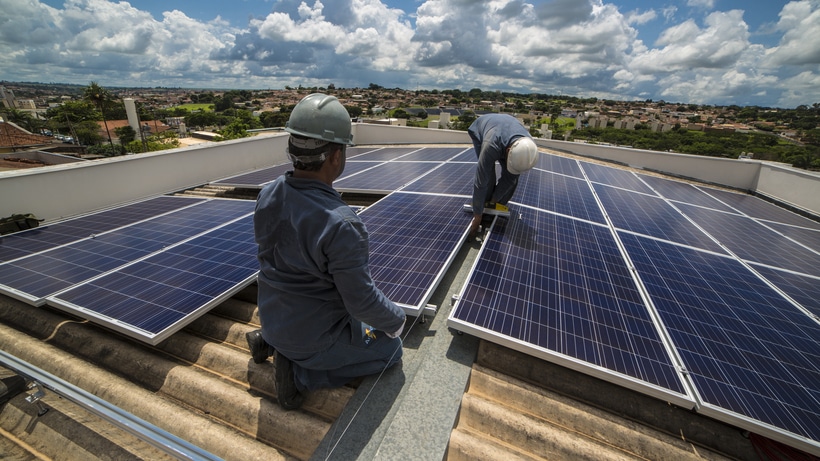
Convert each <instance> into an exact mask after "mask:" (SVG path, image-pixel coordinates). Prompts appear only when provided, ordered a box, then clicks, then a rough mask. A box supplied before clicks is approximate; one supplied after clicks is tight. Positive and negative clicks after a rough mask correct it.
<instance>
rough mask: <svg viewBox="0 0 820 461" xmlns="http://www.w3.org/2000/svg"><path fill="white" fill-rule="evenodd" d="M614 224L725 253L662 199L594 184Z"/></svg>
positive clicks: (617, 226)
mask: <svg viewBox="0 0 820 461" xmlns="http://www.w3.org/2000/svg"><path fill="white" fill-rule="evenodd" d="M594 187H595V192H596V193H597V194H598V198H600V199H601V203H602V204H603V206H604V209H605V210H606V211H607V214H608V215H609V217H610V219H611V220H612V224H613V225H614V226H615V227H616V228H618V229H625V230H629V231H632V232H637V233H639V234H644V235H648V236H650V237H655V238H659V239H663V240H669V241H671V242H677V243H682V244H684V245H690V246H693V247H697V248H703V249H705V250H710V251H716V252H721V253H723V252H724V251H723V249H722V248H721V247H720V245H719V244H718V243H716V242H715V241H714V240H712V239H711V238H709V236H708V235H707V234H705V233H704V232H703V231H701V230H700V229H698V228H697V227H696V226H695V225H694V224H692V222H690V221H689V220H687V219H686V217H685V216H683V215H682V214H681V213H680V212H679V211H678V210H676V209H675V208H673V207H672V206H671V205H670V204H669V203H667V202H666V201H664V200H663V199H662V198H660V197H656V196H652V195H645V194H640V193H636V192H629V191H627V190H624V189H617V188H614V187H609V186H604V185H601V184H595V186H594Z"/></svg>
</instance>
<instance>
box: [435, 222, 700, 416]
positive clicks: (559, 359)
mask: <svg viewBox="0 0 820 461" xmlns="http://www.w3.org/2000/svg"><path fill="white" fill-rule="evenodd" d="M498 219H501V218H498V217H495V218H493V222H492V224H491V225H490V228H489V229H488V230H487V231H486V232H487V235H489V233H490V232H492V230H493V228H494V227H495V225H496V222H497V221H498ZM504 219H506V218H504ZM486 242H487V239H485V240H484V241H483V242H482V244H481V248H480V250H479V253H478V255H477V256H476V258H475V261H473V265H472V267H471V268H470V271H469V274H470V275H469V276H468V277H467V280H465V282H464V285H463V286H462V288H461V291H460V292H459V294H458V296H457V297H456V301H455V304H454V306H453V309H451V311H450V315H449V317H448V318H447V326H448V327H450V328H453V329H455V330H458V331H461V332H463V333H467V334H470V335H473V336H475V337H477V338H479V339H484V340H487V341H490V342H492V343H495V344H499V345H501V346H505V347H508V348H510V349H513V350H516V351H518V352H521V353H523V354H527V355H530V356H533V357H536V358H539V359H542V360H546V361H548V362H550V363H554V364H556V365H560V366H563V367H566V368H569V369H571V370H575V371H578V372H580V373H584V374H586V375H590V376H593V377H595V378H599V379H602V380H604V381H608V382H611V383H614V384H617V385H620V386H622V387H625V388H627V389H632V390H635V391H637V392H640V393H642V394H646V395H649V396H652V397H655V398H658V399H661V400H664V401H666V402H670V403H673V404H675V405H677V406H679V407H681V408H687V409H694V408H696V407H697V402H696V401H695V400H694V398H693V397H692V395H691V394H690V395H686V396H685V395H682V394H678V393H675V392H671V391H669V390H668V389H664V388H663V387H661V386H657V385H654V384H652V383H649V382H646V381H642V380H639V379H636V378H633V377H631V376H628V375H624V374H621V373H618V372H616V371H613V370H610V369H607V368H604V367H601V366H598V365H594V364H591V363H589V362H586V361H583V360H579V359H576V358H574V357H570V356H567V355H564V354H561V353H558V352H555V351H551V350H549V349H547V348H543V347H539V346H535V345H533V344H531V343H528V342H525V341H522V340H519V339H516V338H512V337H509V336H502V335H499V334H498V333H496V332H494V331H492V330H490V329H487V328H484V327H480V326H478V325H475V324H473V323H470V322H465V321H462V320H460V319H457V318H455V313H456V311H457V309H458V307H459V304H460V303H461V299H462V297H463V296H464V293H465V292H466V291H467V288H468V287H469V284H470V277H471V276H472V274H473V272H475V269H476V267H477V266H478V264H479V261H480V259H481V255H482V254H483V253H484V249H485V247H486ZM641 296H642V297H643V296H644V293H643V292H642V291H641ZM652 320H653V322H654V321H655V320H656V319H655V318H654V317H653V318H652ZM656 327H657V325H656ZM661 339H662V340H663V342H664V347H665V348H666V349H667V351H668V347H669V345H668V344H667V342H666V338H664V337H663V336H662V337H661ZM678 363H679V362H678ZM677 371H678V375H679V376H681V372H680V369H678V370H677ZM681 379H682V381H683V384H684V387H685V388H686V390H687V392H691V389H690V385H691V383H689V382H688V381H687V380H684V379H683V378H682V377H681Z"/></svg>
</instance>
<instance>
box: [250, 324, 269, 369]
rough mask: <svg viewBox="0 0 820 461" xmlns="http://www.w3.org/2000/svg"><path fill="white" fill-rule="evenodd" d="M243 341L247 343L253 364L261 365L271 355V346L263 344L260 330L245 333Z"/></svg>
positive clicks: (263, 340) (263, 339)
mask: <svg viewBox="0 0 820 461" xmlns="http://www.w3.org/2000/svg"><path fill="white" fill-rule="evenodd" d="M245 339H246V340H247V341H248V349H250V350H251V357H253V363H262V362H264V361H265V360H267V359H268V357H270V356H272V355H273V352H274V349H273V346H271V345H270V344H268V343H267V342H265V338H263V337H262V330H254V331H249V332H247V333H245Z"/></svg>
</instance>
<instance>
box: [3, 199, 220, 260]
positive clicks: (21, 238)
mask: <svg viewBox="0 0 820 461" xmlns="http://www.w3.org/2000/svg"><path fill="white" fill-rule="evenodd" d="M203 201H205V199H202V198H190V197H173V196H161V197H156V198H153V199H148V200H145V201H142V202H137V203H133V204H130V205H124V206H121V207H118V208H115V209H111V210H105V211H99V212H97V213H93V214H89V215H85V216H80V217H77V218H73V219H68V220H65V221H60V222H55V223H53V224H49V225H47V226H41V227H37V228H35V229H31V230H27V231H24V232H18V233H15V234H11V235H6V236H3V237H0V262H5V261H11V260H13V259H17V258H20V257H24V256H27V255H30V254H32V253H37V252H40V251H44V250H48V249H50V248H54V247H57V246H59V245H64V244H66V243H70V242H74V241H76V240H80V239H83V238H86V237H88V236H90V235H91V234H100V233H103V232H107V231H110V230H112V229H116V228H118V227H122V226H126V225H129V224H132V223H135V222H138V221H141V220H143V219H147V218H150V217H153V216H157V215H160V214H163V213H167V212H170V211H173V210H177V209H180V208H183V207H186V206H191V205H194V204H197V203H201V202H203Z"/></svg>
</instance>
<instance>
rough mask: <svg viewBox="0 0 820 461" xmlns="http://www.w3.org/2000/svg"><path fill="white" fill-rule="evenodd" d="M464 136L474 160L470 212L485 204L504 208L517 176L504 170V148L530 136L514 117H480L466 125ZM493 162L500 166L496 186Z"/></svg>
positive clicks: (489, 115)
mask: <svg viewBox="0 0 820 461" xmlns="http://www.w3.org/2000/svg"><path fill="white" fill-rule="evenodd" d="M467 133H469V135H470V139H472V141H473V147H474V148H475V152H476V155H477V156H478V163H477V165H476V172H475V181H474V183H473V203H472V205H473V212H474V213H477V212H478V211H480V210H483V209H484V203H486V202H496V203H501V204H506V203H507V202H508V201H509V200H510V198H512V196H513V194H514V193H515V189H516V187H517V186H518V175H514V174H512V173H510V172H509V171H508V170H507V148H508V147H509V146H510V145H511V144H512V143H513V141H515V140H516V139H517V138H519V137H521V136H530V133H529V132H528V131H527V129H526V128H525V127H524V125H522V124H521V122H519V121H518V120H517V119H516V118H515V117H513V116H512V115H507V114H486V115H482V116H480V117H478V118H477V119H476V121H475V122H473V124H472V125H470V128H469V129H467ZM496 162H498V163H499V164H500V165H501V177H500V178H499V179H498V183H496V175H495V164H496Z"/></svg>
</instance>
